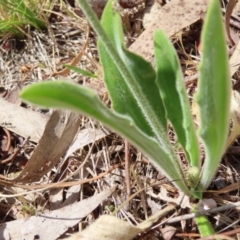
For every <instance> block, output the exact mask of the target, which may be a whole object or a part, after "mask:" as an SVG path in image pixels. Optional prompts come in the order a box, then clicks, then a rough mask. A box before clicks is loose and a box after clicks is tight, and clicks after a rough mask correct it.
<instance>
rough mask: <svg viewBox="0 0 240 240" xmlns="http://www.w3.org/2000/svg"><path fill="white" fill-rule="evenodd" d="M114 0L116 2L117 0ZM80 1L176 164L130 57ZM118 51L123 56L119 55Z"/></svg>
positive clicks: (84, 1)
mask: <svg viewBox="0 0 240 240" xmlns="http://www.w3.org/2000/svg"><path fill="white" fill-rule="evenodd" d="M114 2H116V0H115V1H114ZM78 3H79V5H80V7H81V9H82V11H83V12H84V14H85V15H86V16H87V18H88V20H89V22H90V24H91V25H92V27H93V29H94V30H95V32H96V33H97V35H98V38H99V40H101V41H102V44H103V46H104V47H105V50H106V51H107V52H108V54H109V56H110V57H111V61H113V62H114V63H115V64H116V66H117V68H118V70H119V71H120V73H121V74H122V76H123V78H124V81H125V82H126V83H127V86H128V87H129V89H130V90H131V94H133V96H134V98H135V99H136V100H137V101H138V105H139V107H140V108H141V110H142V112H143V115H144V116H145V117H146V119H147V120H148V121H149V125H150V127H151V129H152V131H153V133H154V135H155V136H156V138H157V140H158V141H159V143H160V144H161V146H162V147H163V148H164V149H165V150H166V151H168V152H169V154H170V155H171V156H172V159H173V160H172V161H173V162H174V164H176V163H177V162H178V161H177V160H176V156H175V154H174V152H173V150H172V148H171V145H170V144H169V141H166V139H167V134H166V128H165V126H163V124H161V122H160V121H159V119H158V118H157V116H156V113H155V109H154V105H151V102H150V101H149V100H148V96H147V95H146V93H145V92H144V91H143V89H142V87H141V85H140V84H139V83H138V82H137V80H136V79H135V78H134V76H133V75H132V73H131V72H130V71H129V69H128V68H127V67H126V64H125V60H127V59H128V58H123V56H124V55H122V54H121V53H120V51H121V49H116V48H115V47H114V45H113V44H112V42H111V40H110V39H109V37H108V35H107V34H106V33H105V31H104V29H103V28H102V26H101V25H100V24H99V22H98V20H97V17H96V15H95V14H94V13H93V10H92V9H91V8H90V7H89V5H88V4H87V2H86V0H81V1H80V0H78ZM110 3H112V1H109V2H108V4H110ZM121 47H122V46H121ZM118 51H119V53H120V55H121V56H120V55H119V53H118ZM128 62H130V61H128ZM155 104H156V103H155Z"/></svg>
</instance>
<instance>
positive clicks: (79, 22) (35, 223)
mask: <svg viewBox="0 0 240 240" xmlns="http://www.w3.org/2000/svg"><path fill="white" fill-rule="evenodd" d="M92 2H93V3H94V1H92ZM150 2H151V1H146V4H147V5H146V9H147V7H149V5H151V3H150ZM180 2H181V1H179V0H172V1H170V2H168V3H164V1H155V3H154V8H155V7H156V8H157V11H156V10H155V11H152V13H151V12H150V16H151V17H150V19H151V18H152V19H158V20H155V21H150V23H146V24H145V23H144V24H145V31H144V32H142V34H140V33H141V31H142V26H141V24H142V23H141V21H142V20H141V18H142V17H143V16H144V15H147V14H146V13H143V12H140V13H137V14H136V15H135V16H134V17H133V18H130V25H131V29H128V32H127V33H126V42H127V43H128V44H131V42H133V44H132V45H131V46H130V50H132V51H135V52H137V53H139V54H143V55H144V57H146V58H147V59H148V60H150V61H152V59H153V58H152V57H153V56H152V49H151V45H152V37H151V36H152V33H153V31H154V29H155V28H156V24H155V23H156V22H159V25H158V27H161V28H163V29H164V30H165V31H166V32H167V34H168V35H169V37H171V39H172V41H173V43H174V45H175V47H176V49H177V52H178V55H179V57H180V61H181V64H182V68H183V71H184V73H185V80H187V81H186V85H187V90H188V92H189V96H190V99H191V96H192V94H193V93H194V91H195V88H196V82H197V77H196V74H197V64H198V62H199V59H200V54H199V51H200V45H199V36H200V31H201V26H202V22H203V19H204V13H205V10H206V4H207V1H198V0H194V1H186V6H188V7H189V10H190V9H192V11H191V10H190V12H189V14H185V13H186V8H187V7H186V6H182V5H181V4H180ZM200 2H201V4H199V3H200ZM164 4H165V5H164ZM226 6H227V5H224V6H223V14H224V13H225V12H226V18H227V21H226V28H227V29H228V32H229V33H230V35H231V37H232V38H233V39H234V41H235V42H236V47H235V49H234V46H231V43H230V44H229V46H230V48H232V53H233V54H232V56H231V57H230V64H231V66H232V68H231V71H232V72H231V73H232V78H233V79H232V80H233V85H234V90H235V91H234V92H233V95H235V98H233V99H235V100H233V102H234V104H235V105H237V106H236V108H237V109H238V105H239V100H238V99H239V94H238V92H237V90H238V85H239V71H238V64H239V63H238V61H239V60H238V59H239V58H238V55H239V54H238V52H239V51H238V50H237V49H238V48H239V47H238V45H239V38H237V39H236V34H234V32H235V33H236V32H237V33H239V17H238V16H237V14H238V13H237V11H235V9H236V8H237V7H238V4H237V6H236V8H235V9H233V14H231V13H230V14H229V10H228V11H227V8H226ZM55 7H56V8H55V9H58V10H57V11H53V13H52V15H51V17H50V19H49V22H50V24H51V28H50V30H49V31H48V32H44V31H37V30H32V31H31V32H29V33H28V34H30V35H31V38H29V39H25V40H19V39H15V38H14V37H13V38H7V39H1V40H0V45H1V49H0V51H1V57H0V68H1V72H2V74H1V76H0V84H1V87H3V88H4V91H3V92H5V94H3V95H1V96H2V97H1V98H0V101H1V107H2V109H1V110H2V111H1V113H0V125H1V127H2V128H6V129H8V130H9V132H10V138H9V139H11V141H8V136H7V134H6V132H5V131H3V130H2V129H1V131H0V138H1V139H0V140H1V146H2V148H1V149H2V150H1V153H0V154H1V155H0V156H1V160H2V161H3V160H4V159H6V158H9V157H10V158H11V156H12V155H13V149H17V148H18V152H17V155H16V156H14V157H13V158H12V159H10V160H11V162H7V163H4V164H1V165H2V166H1V167H2V168H1V173H0V174H1V175H0V181H1V195H0V197H1V203H0V204H1V205H0V213H1V215H2V223H3V225H2V227H1V234H2V236H4V238H5V239H10V238H11V239H21V238H22V237H23V236H25V239H28V238H27V237H29V239H33V237H34V236H35V237H40V239H58V238H59V237H60V236H61V235H62V234H63V235H62V236H63V237H67V236H70V235H72V234H71V233H73V232H79V233H77V234H76V235H72V239H133V238H135V239H161V238H163V239H190V238H193V237H194V236H195V237H198V236H199V235H196V234H197V230H196V227H195V224H194V222H193V221H192V220H191V219H190V220H181V221H180V223H175V224H173V223H172V224H171V225H169V224H167V223H165V222H166V221H167V220H168V219H171V217H172V216H173V214H174V215H175V216H176V215H178V216H179V215H180V216H181V215H184V214H187V213H189V202H187V204H186V203H185V207H184V205H183V203H181V201H182V200H183V199H184V196H182V195H181V193H178V191H177V190H176V189H174V187H173V186H172V185H171V183H170V182H168V181H167V180H166V179H164V176H162V175H161V173H159V172H158V171H157V170H156V169H155V168H154V167H153V166H152V165H151V164H150V162H149V161H148V159H147V158H146V156H144V155H142V154H141V153H139V152H138V151H137V150H136V149H135V148H134V147H133V146H131V147H130V150H129V156H130V161H131V164H130V169H129V171H130V177H129V178H130V179H129V182H130V189H131V195H130V196H129V195H128V194H127V191H126V187H125V184H124V181H125V176H126V171H128V169H127V170H126V169H125V168H124V141H123V140H122V139H121V138H120V137H119V136H116V135H115V134H112V133H111V132H109V130H108V129H104V127H102V126H101V125H99V124H98V123H96V122H92V121H91V120H89V119H87V118H85V117H83V116H79V117H78V116H74V115H73V117H71V116H69V113H66V112H59V111H56V112H52V111H46V110H44V109H40V108H37V107H32V106H23V105H22V104H21V107H20V106H19V102H17V104H16V103H15V104H12V103H9V102H8V101H9V100H10V99H9V97H6V96H11V99H14V101H17V100H18V99H17V98H16V95H17V92H18V89H19V88H20V89H21V88H22V87H24V86H25V85H27V84H30V83H32V82H37V81H44V80H46V79H53V76H54V78H56V79H58V78H61V79H62V78H63V77H67V79H71V81H74V82H77V83H79V84H83V85H86V86H88V87H91V88H93V89H95V90H96V91H97V92H98V93H99V95H100V97H101V99H102V100H103V101H104V102H105V103H106V104H109V99H108V96H107V95H106V94H105V87H104V85H103V83H102V81H101V74H102V73H101V67H100V65H99V63H98V56H97V51H96V44H95V43H96V39H95V35H94V34H93V33H92V32H91V31H90V32H89V30H90V29H89V27H88V25H87V22H86V20H85V19H84V16H82V15H81V11H80V10H79V9H78V8H77V7H76V6H75V7H74V8H73V7H71V6H70V5H67V4H66V5H65V3H64V5H61V6H58V5H57V3H56V6H55ZM150 9H151V8H150ZM225 9H226V11H225ZM181 11H182V14H184V15H185V17H184V18H175V17H173V15H172V14H171V12H172V13H174V15H175V14H179V15H181ZM227 13H228V14H227ZM151 14H152V15H151ZM79 15H80V16H79ZM154 16H155V17H154ZM147 21H149V20H144V22H147ZM229 26H230V27H229ZM142 46H144V48H142ZM145 47H147V49H148V51H143V49H144V50H146V48H145ZM230 50H231V49H230ZM229 52H230V54H231V51H229ZM63 64H73V65H76V66H78V67H80V68H82V69H86V70H88V71H91V72H97V73H98V74H99V76H100V77H99V79H97V80H91V79H89V78H88V77H82V76H79V75H78V74H76V73H74V72H72V71H69V70H67V69H65V68H64V66H63ZM192 76H193V77H192ZM190 77H192V79H193V80H189V79H190ZM6 93H7V94H6ZM4 95H5V96H4ZM10 101H11V100H10ZM233 106H234V105H233ZM232 112H233V117H232V123H230V137H229V139H230V140H229V146H231V147H229V153H228V151H227V153H226V156H227V158H228V160H227V163H226V161H225V163H224V161H223V163H222V165H221V166H220V167H219V171H218V173H217V176H216V179H217V178H219V177H220V178H222V179H223V181H224V182H225V186H226V187H224V188H222V189H218V188H217V187H216V185H215V180H214V181H213V184H212V186H210V189H213V190H214V192H212V191H208V192H206V197H207V198H212V199H214V200H215V201H216V202H217V204H218V205H219V206H221V205H224V204H226V203H231V202H232V203H233V202H238V201H239V196H238V194H237V192H238V189H239V179H240V177H239V163H238V156H239V151H237V149H238V148H239V140H238V139H237V137H238V135H239V123H238V121H239V117H238V115H237V114H236V113H237V110H236V109H235V108H234V109H233V110H232ZM194 113H195V115H197V112H196V111H195V112H194ZM55 114H57V115H58V118H57V119H55V120H51V119H52V118H54V115H55ZM68 121H69V122H68ZM68 124H69V126H73V124H74V126H75V127H72V128H71V127H68ZM28 137H30V140H28V141H26V143H25V144H24V145H22V144H23V142H24V139H27V138H28ZM170 138H171V139H172V140H173V141H175V140H174V139H175V138H174V134H173V133H171V131H170ZM8 142H10V147H9V149H7V148H6V146H7V143H8ZM230 144H232V145H230ZM90 145H91V147H90ZM6 149H7V151H6ZM11 149H12V150H11ZM234 149H235V150H234ZM4 150H5V151H4ZM230 150H231V152H230ZM86 156H87V158H86ZM179 156H180V158H181V159H182V161H183V162H185V160H184V158H185V156H184V154H183V152H181V150H179ZM202 157H203V158H204V154H203V155H202ZM87 160H88V161H87ZM76 170H77V172H76V173H75V174H74V172H75V171H76ZM63 179H65V180H66V179H67V180H66V182H65V180H64V181H63ZM115 186H117V188H116V189H115V191H113V190H111V189H113V188H112V187H115ZM27 192H29V194H27ZM17 195H18V197H17ZM100 196H102V197H100ZM186 201H188V199H186ZM171 202H173V203H175V204H177V206H178V207H175V205H174V206H172V208H170V210H171V211H169V212H165V214H163V215H161V214H160V215H156V214H157V213H158V214H159V213H162V212H161V211H163V212H164V209H165V205H166V204H168V206H171V204H170V203H171ZM78 205H82V208H83V209H84V210H86V211H85V213H84V214H83V215H71V214H72V213H71V211H72V212H73V214H74V213H75V212H76V209H77V208H79V206H78ZM180 205H181V207H180ZM87 206H89V208H88V207H87ZM71 209H72V210H71ZM118 209H119V210H118ZM116 210H118V211H117V212H116V216H117V217H118V218H119V219H117V218H116V217H113V216H108V215H111V213H113V212H114V211H116ZM40 216H41V220H40V219H39V217H40ZM73 216H74V217H73ZM151 216H152V217H151ZM212 216H213V217H214V218H215V219H217V220H215V219H214V218H213V217H211V222H212V224H213V226H214V227H215V229H216V231H221V230H222V229H223V233H224V232H226V233H227V231H229V230H232V229H235V231H233V232H232V234H231V236H236V234H237V233H238V232H239V231H237V229H240V226H239V225H238V221H237V219H238V211H237V210H234V211H229V212H225V213H224V214H219V213H218V214H215V215H212ZM70 217H72V218H76V219H75V220H74V221H72V222H71V223H70V222H69V218H70ZM120 219H123V220H125V221H122V220H120ZM224 219H225V220H224ZM94 220H96V222H95V223H93V222H94ZM51 221H52V222H51ZM54 221H58V222H59V221H60V222H61V223H62V224H58V223H56V222H54ZM23 222H24V224H23V226H25V227H23V228H22V227H21V226H20V225H18V224H19V223H21V224H22V223H23ZM43 222H47V225H46V227H45V228H44V231H45V229H46V230H47V231H46V233H47V232H51V233H52V235H48V236H47V235H44V233H43V232H44V231H42V232H41V231H40V228H41V227H44V226H45V225H42V224H43ZM26 223H27V224H29V225H25V224H26ZM39 224H40V226H39ZM110 224H112V225H110ZM144 224H145V225H144ZM87 226H89V227H87ZM116 226H118V227H117V228H116ZM120 226H121V227H120ZM39 227H40V228H39ZM98 228H100V229H101V230H103V235H100V230H99V232H98V231H96V229H98ZM83 229H86V230H83ZM92 229H93V230H92ZM81 230H83V231H81ZM118 230H120V231H119V233H116V231H118ZM166 232H171V234H170V235H169V234H167V235H166ZM14 234H16V235H14ZM24 234H25V235H24ZM94 234H96V235H94ZM106 234H107V235H108V236H109V238H104V237H103V236H105V235H106ZM50 236H51V237H50ZM49 237H50V238H49ZM74 237H75V238H74Z"/></svg>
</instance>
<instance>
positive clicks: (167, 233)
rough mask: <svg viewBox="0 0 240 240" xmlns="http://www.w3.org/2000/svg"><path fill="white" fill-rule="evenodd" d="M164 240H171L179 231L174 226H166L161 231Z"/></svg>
mask: <svg viewBox="0 0 240 240" xmlns="http://www.w3.org/2000/svg"><path fill="white" fill-rule="evenodd" d="M160 231H161V233H162V236H163V239H164V240H171V239H172V238H173V236H174V234H175V233H176V231H177V229H176V228H175V227H173V226H166V227H164V228H161V229H160Z"/></svg>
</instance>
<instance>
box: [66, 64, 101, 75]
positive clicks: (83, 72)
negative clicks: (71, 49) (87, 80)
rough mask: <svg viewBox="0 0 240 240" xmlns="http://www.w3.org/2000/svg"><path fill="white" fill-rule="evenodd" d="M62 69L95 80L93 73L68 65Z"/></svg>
mask: <svg viewBox="0 0 240 240" xmlns="http://www.w3.org/2000/svg"><path fill="white" fill-rule="evenodd" d="M64 67H66V68H68V69H70V70H73V71H74V72H76V73H79V74H82V75H84V76H87V77H91V78H97V75H95V74H94V73H92V72H89V71H86V70H83V69H81V68H78V67H75V66H72V65H68V64H64Z"/></svg>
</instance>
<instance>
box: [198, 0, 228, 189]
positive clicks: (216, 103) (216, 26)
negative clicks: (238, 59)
mask: <svg viewBox="0 0 240 240" xmlns="http://www.w3.org/2000/svg"><path fill="white" fill-rule="evenodd" d="M201 43H202V61H201V64H200V67H199V83H198V92H197V95H196V101H197V103H198V105H199V112H200V124H199V125H200V126H199V134H200V137H201V138H202V141H203V144H204V147H205V153H206V157H205V163H204V166H203V171H202V177H201V182H200V188H202V189H205V188H207V187H208V185H209V183H210V182H211V180H212V178H213V177H214V175H215V172H216V169H217V168H218V165H219V162H220V161H221V157H222V155H223V153H224V151H225V146H226V139H227V134H228V127H229V112H230V88H231V86H230V74H229V64H228V55H227V50H226V41H225V36H224V27H223V23H222V16H221V8H220V3H219V1H218V0H212V1H211V3H210V5H209V9H208V12H207V16H206V18H205V23H204V27H203V31H202V39H201Z"/></svg>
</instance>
